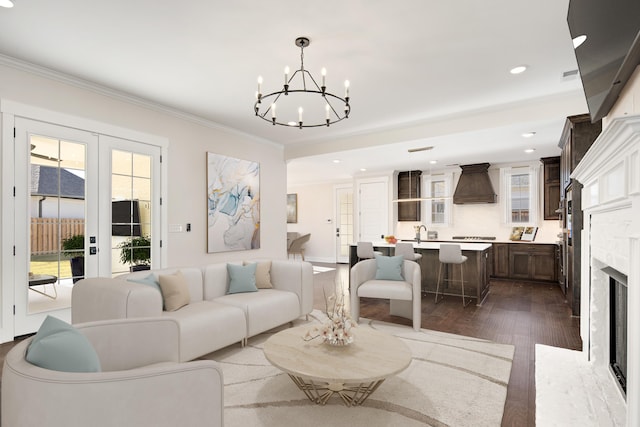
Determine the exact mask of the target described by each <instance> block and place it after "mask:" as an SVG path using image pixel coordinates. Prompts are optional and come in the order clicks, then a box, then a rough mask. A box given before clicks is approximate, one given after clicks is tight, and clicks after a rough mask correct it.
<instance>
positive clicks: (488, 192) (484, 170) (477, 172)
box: [453, 163, 496, 205]
mask: <svg viewBox="0 0 640 427" xmlns="http://www.w3.org/2000/svg"><path fill="white" fill-rule="evenodd" d="M460 168H461V169H462V174H461V175H460V179H459V180H458V185H457V186H456V191H455V192H454V193H453V203H455V204H457V205H461V204H466V203H495V202H496V193H495V191H493V186H492V185H491V180H490V179H489V172H488V169H489V163H476V164H473V165H463V166H460Z"/></svg>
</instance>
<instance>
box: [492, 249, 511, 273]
mask: <svg viewBox="0 0 640 427" xmlns="http://www.w3.org/2000/svg"><path fill="white" fill-rule="evenodd" d="M493 277H499V278H504V279H506V278H508V277H509V243H494V244H493Z"/></svg>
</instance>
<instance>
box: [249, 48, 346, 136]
mask: <svg viewBox="0 0 640 427" xmlns="http://www.w3.org/2000/svg"><path fill="white" fill-rule="evenodd" d="M309 43H310V41H309V39H308V38H307V37H298V38H297V39H296V41H295V44H296V46H298V47H299V48H300V69H299V70H296V71H295V72H294V73H293V74H292V75H291V77H289V71H290V70H289V67H285V69H284V85H283V87H282V89H281V90H278V91H275V92H271V93H269V94H267V95H263V94H262V76H259V77H258V92H257V93H256V103H255V104H254V106H253V109H254V111H255V113H256V116H258V117H260V118H261V119H262V120H265V121H267V122H270V123H272V124H273V125H274V126H275V125H280V126H290V127H298V128H300V129H302V128H312V127H319V126H329V125H332V124H334V123H338V122H340V121H342V120H344V119H346V118H348V117H349V113H350V112H351V106H350V105H349V80H345V82H344V98H343V97H340V96H338V95H334V94H333V93H331V92H328V91H327V87H326V76H327V70H326V69H325V68H323V69H322V71H321V74H322V86H319V85H318V83H317V82H316V79H314V78H313V76H312V75H311V73H310V72H309V71H307V70H305V68H304V48H305V47H307V46H309ZM307 85H308V86H307ZM283 95H284V97H283ZM303 101H306V104H305V107H304V108H303V106H302V102H303ZM295 107H297V120H295V118H296V115H295V114H296V109H295ZM323 117H324V118H323Z"/></svg>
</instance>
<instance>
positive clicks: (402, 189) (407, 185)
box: [398, 171, 422, 221]
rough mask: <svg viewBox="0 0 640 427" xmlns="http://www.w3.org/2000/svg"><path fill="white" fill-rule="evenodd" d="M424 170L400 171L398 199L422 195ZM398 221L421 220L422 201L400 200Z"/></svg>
mask: <svg viewBox="0 0 640 427" xmlns="http://www.w3.org/2000/svg"><path fill="white" fill-rule="evenodd" d="M421 175H422V171H405V172H398V200H402V199H414V198H417V197H420V187H421V186H420V176H421ZM398 221H421V218H420V202H402V201H399V202H398Z"/></svg>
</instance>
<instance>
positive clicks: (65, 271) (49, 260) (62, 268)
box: [29, 254, 71, 278]
mask: <svg viewBox="0 0 640 427" xmlns="http://www.w3.org/2000/svg"><path fill="white" fill-rule="evenodd" d="M29 271H30V272H32V273H33V274H50V275H52V276H58V277H60V278H63V277H71V263H70V262H69V260H68V259H66V258H62V259H60V262H59V263H58V254H47V255H33V256H31V264H30V266H29Z"/></svg>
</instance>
